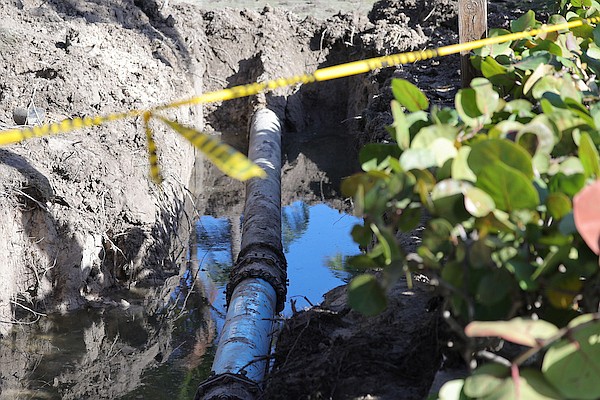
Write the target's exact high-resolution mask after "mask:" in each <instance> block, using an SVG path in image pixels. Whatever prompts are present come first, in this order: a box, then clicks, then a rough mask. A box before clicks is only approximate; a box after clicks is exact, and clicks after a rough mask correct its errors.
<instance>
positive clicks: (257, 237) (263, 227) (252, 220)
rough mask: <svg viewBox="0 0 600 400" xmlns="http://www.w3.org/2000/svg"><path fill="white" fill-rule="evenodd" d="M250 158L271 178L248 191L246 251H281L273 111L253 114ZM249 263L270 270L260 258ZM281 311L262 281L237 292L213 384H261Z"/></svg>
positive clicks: (244, 283)
mask: <svg viewBox="0 0 600 400" xmlns="http://www.w3.org/2000/svg"><path fill="white" fill-rule="evenodd" d="M248 157H249V158H250V159H251V160H252V161H254V162H255V163H256V164H258V165H259V166H261V167H262V168H263V169H264V170H265V172H266V173H267V177H266V178H265V179H259V178H254V179H251V180H250V181H249V182H248V184H247V186H246V204H245V206H244V228H243V233H242V251H243V250H244V248H246V247H248V248H251V246H255V245H259V244H261V243H265V244H267V245H269V246H271V247H273V248H275V249H281V125H280V122H279V119H278V118H277V116H276V115H275V113H274V112H273V111H271V110H268V109H261V110H259V111H257V112H256V113H255V114H254V118H253V120H252V125H251V128H250V143H249V149H248ZM251 263H255V264H257V265H258V266H266V267H267V268H268V265H267V264H266V261H265V262H264V263H263V261H262V260H261V259H260V258H256V259H253V260H252V261H251ZM279 300H280V301H281V299H279ZM283 300H284V301H285V299H283ZM277 305H278V298H277V293H276V290H275V289H274V288H273V286H272V285H271V284H270V283H269V282H267V281H265V280H264V279H260V278H246V279H243V280H242V281H241V282H240V283H239V284H237V286H235V288H234V289H233V294H232V295H231V299H230V302H229V307H228V309H227V316H226V317H225V324H224V327H223V331H222V333H221V338H220V340H219V345H218V347H217V352H216V354H215V359H214V361H213V365H212V371H213V373H214V375H215V378H218V376H219V375H223V376H228V375H229V376H231V375H237V376H240V375H241V376H244V377H245V378H246V379H247V380H249V381H252V382H254V383H255V384H260V383H261V382H262V380H263V378H264V375H265V373H266V370H267V366H268V364H267V361H266V357H265V356H266V355H268V354H269V353H270V349H271V333H272V325H273V323H272V321H273V317H274V315H275V313H276V307H277ZM217 380H218V379H217ZM226 385H227V382H225V386H226ZM221 389H223V388H221ZM221 393H222V392H221ZM218 398H220V397H218ZM228 398H229V397H228ZM232 398H236V399H237V398H238V397H232Z"/></svg>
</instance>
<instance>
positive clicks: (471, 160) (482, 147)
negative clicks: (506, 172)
mask: <svg viewBox="0 0 600 400" xmlns="http://www.w3.org/2000/svg"><path fill="white" fill-rule="evenodd" d="M467 161H468V164H469V167H470V168H471V170H472V171H473V172H474V173H475V175H477V176H478V178H479V172H480V171H481V170H483V169H484V168H485V167H487V166H488V165H490V164H496V163H500V164H504V165H506V166H509V167H512V168H514V169H517V170H519V171H520V172H521V173H523V174H524V175H525V177H527V178H528V179H533V167H532V164H531V156H530V155H529V154H528V153H527V151H526V150H525V149H523V148H522V147H521V146H519V145H517V144H515V143H513V142H511V141H509V140H505V139H489V140H481V141H479V142H477V143H475V144H474V145H473V146H472V149H471V153H470V154H469V157H468V159H467Z"/></svg>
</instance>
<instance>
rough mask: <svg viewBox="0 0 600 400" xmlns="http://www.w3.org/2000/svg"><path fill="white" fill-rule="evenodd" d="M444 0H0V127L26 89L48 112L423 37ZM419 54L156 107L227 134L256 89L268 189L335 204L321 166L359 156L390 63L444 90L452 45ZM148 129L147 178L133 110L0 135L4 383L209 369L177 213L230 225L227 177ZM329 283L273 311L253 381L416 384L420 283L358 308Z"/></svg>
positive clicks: (199, 298) (79, 109)
mask: <svg viewBox="0 0 600 400" xmlns="http://www.w3.org/2000/svg"><path fill="white" fill-rule="evenodd" d="M454 5H455V2H454V1H453V0H437V1H430V2H426V4H425V6H424V7H423V5H422V4H420V2H416V1H411V0H401V1H381V2H378V3H377V4H376V5H375V7H374V9H373V10H372V11H371V12H370V13H369V14H368V16H367V15H359V14H358V13H346V14H338V15H334V16H331V17H329V18H328V19H327V20H326V21H323V20H318V19H315V18H313V17H302V18H301V17H297V16H295V15H293V14H291V13H288V12H285V11H283V10H279V9H272V8H269V7H267V8H265V9H264V10H261V11H253V10H233V9H228V10H214V11H202V10H200V9H198V8H195V7H193V6H189V5H184V4H177V5H171V6H169V7H168V8H166V9H160V8H159V4H157V3H156V2H155V1H153V0H135V1H134V0H110V1H106V2H97V1H92V0H66V1H65V0H61V1H59V0H48V1H45V2H40V1H37V0H9V1H8V2H2V4H0V72H1V73H2V77H3V79H2V82H0V128H7V127H11V126H13V125H14V122H13V121H12V112H13V110H14V109H15V108H16V107H27V106H28V105H31V104H35V106H36V107H41V108H44V109H45V110H46V112H47V116H48V120H49V121H56V120H60V119H62V118H66V117H74V116H83V115H95V114H98V113H100V114H106V113H110V112H117V111H122V110H124V109H128V108H134V107H138V108H139V107H141V108H143V107H150V106H153V105H156V104H159V103H164V102H165V101H168V100H174V99H179V98H181V97H185V96H190V95H192V94H194V93H199V92H208V91H212V90H218V89H221V88H223V87H227V86H233V85H238V84H244V83H249V82H254V81H264V80H267V79H271V78H275V77H281V76H291V75H297V74H300V73H304V72H310V71H314V70H315V69H317V68H322V67H326V66H329V65H334V64H339V63H343V62H348V61H354V60H357V59H362V58H366V57H372V56H376V55H381V54H389V53H394V52H399V51H405V50H413V49H415V48H422V47H424V46H425V45H426V44H428V45H430V46H436V45H439V44H442V43H446V42H448V41H451V40H452V38H453V37H454V36H455V33H454V32H453V30H452V29H449V28H448V27H449V26H452V24H453V18H454ZM435 66H436V64H435V61H432V62H429V63H427V64H425V65H424V66H406V67H404V68H401V69H399V70H397V71H393V70H392V69H388V70H383V71H376V72H374V73H370V74H366V75H362V76H358V77H352V78H347V79H343V80H339V81H331V82H326V83H320V84H313V85H306V86H299V87H292V88H284V89H278V90H276V91H274V92H272V93H269V94H267V95H263V96H257V97H254V98H245V99H239V100H233V101H229V102H225V103H222V104H208V105H205V106H203V107H197V108H193V109H181V110H173V111H169V112H168V114H169V116H170V117H175V118H178V119H179V120H180V121H182V122H185V123H189V124H193V125H195V126H197V127H201V128H203V129H204V130H205V131H207V132H209V133H212V134H215V135H220V137H221V138H222V140H223V141H225V142H227V143H229V144H231V145H233V146H234V147H237V148H238V149H240V150H244V151H245V149H246V147H247V130H248V120H249V118H250V117H251V115H252V113H253V112H254V110H255V109H256V108H257V107H259V106H263V105H267V106H268V107H269V108H271V109H272V110H273V111H275V112H276V113H277V115H278V116H279V118H280V120H281V121H283V162H284V165H283V169H282V197H283V199H282V202H283V205H284V206H288V205H292V204H297V203H295V202H297V201H302V202H304V204H306V205H312V204H317V203H323V202H324V203H327V204H329V205H330V206H331V207H332V208H334V209H338V210H344V211H351V205H350V203H349V202H348V201H345V200H344V199H342V198H341V195H340V192H339V184H340V181H341V179H342V178H343V177H345V176H348V175H350V174H352V173H353V172H355V171H357V170H358V169H359V166H358V165H357V161H356V160H357V151H358V149H359V148H360V146H361V145H362V144H364V143H366V142H369V141H373V140H381V139H382V138H385V135H386V133H385V132H386V131H385V125H386V124H389V123H390V122H391V120H390V118H391V117H390V114H389V112H388V111H387V110H388V105H389V101H390V99H391V93H390V90H389V79H390V78H391V77H392V76H402V77H408V78H410V79H412V80H413V81H414V82H416V83H417V84H419V86H420V87H422V88H423V89H424V90H425V91H426V92H427V93H428V95H429V97H430V99H432V101H434V102H445V101H447V100H448V99H449V98H452V96H453V93H454V92H453V91H454V90H455V85H456V83H457V80H458V79H457V78H458V76H457V75H456V69H457V68H458V63H457V60H454V59H453V60H450V61H449V62H448V63H447V64H445V65H444V68H434V67H435ZM154 129H155V134H156V140H157V143H158V147H159V151H160V160H161V165H162V167H163V172H164V175H165V177H166V181H165V184H164V186H163V187H162V188H157V187H156V186H154V184H152V183H151V182H150V181H149V179H148V178H147V165H148V164H147V157H146V149H145V140H144V133H143V129H141V123H140V121H137V120H127V121H122V122H117V123H113V124H110V125H107V126H106V127H99V128H95V129H92V130H86V131H80V132H73V133H70V134H67V135H64V136H60V137H55V138H44V139H35V140H32V141H28V142H25V143H23V144H19V145H14V146H9V147H6V148H3V149H0V171H1V174H0V196H1V198H2V200H3V201H2V202H1V203H0V216H1V217H2V218H1V220H0V234H1V235H2V236H3V237H4V238H6V240H4V241H2V242H1V243H0V264H1V267H0V282H1V283H0V285H1V286H0V328H1V331H2V334H3V337H2V339H1V346H0V389H1V397H2V398H16V397H18V398H63V399H76V398H98V399H103V398H105V399H109V398H110V399H112V398H124V399H129V398H131V399H135V398H148V399H151V398H157V399H158V398H166V397H171V396H173V395H178V396H179V397H180V398H191V397H192V396H193V392H194V391H195V389H196V387H197V385H198V383H199V382H201V381H202V380H203V379H205V378H206V376H208V373H209V369H210V363H211V354H212V352H213V351H214V349H213V347H212V344H213V341H214V338H215V333H216V331H217V325H218V323H219V322H218V310H217V311H215V309H214V308H211V305H210V300H211V299H210V296H209V292H210V290H209V288H207V287H206V286H205V287H203V286H202V285H203V282H202V281H201V280H200V279H198V276H199V275H200V274H199V269H201V265H202V262H201V259H200V258H199V257H201V255H199V254H196V252H197V251H198V248H197V246H196V245H195V244H194V243H195V242H194V240H196V239H195V238H196V237H197V236H196V233H197V226H196V225H195V224H196V223H197V221H198V220H199V219H200V217H201V216H214V217H227V218H229V219H230V220H231V221H232V222H231V226H233V227H235V226H239V219H240V217H241V212H242V207H243V184H241V183H239V182H236V181H233V180H231V179H229V178H227V177H225V176H224V175H223V174H222V173H221V172H219V171H218V170H216V169H215V168H214V167H212V166H211V165H210V164H209V163H208V162H207V161H206V160H205V159H204V158H203V156H202V155H201V154H197V153H196V152H195V151H194V150H193V149H191V148H190V147H189V146H188V145H187V144H186V143H185V141H183V140H180V139H179V138H178V137H176V135H175V134H174V133H173V132H167V131H165V130H162V129H161V128H160V127H158V126H155V127H154ZM236 221H237V223H236ZM236 231H237V229H232V230H231V237H230V239H229V240H230V241H231V246H232V249H231V252H232V253H236V249H235V247H236V243H239V237H237V234H236ZM238 233H239V232H238ZM306 251H310V249H307V250H306ZM205 283H206V282H205ZM343 290H344V289H343V288H339V289H336V290H335V291H333V292H332V293H330V294H328V295H327V296H326V302H325V303H324V304H323V305H322V306H320V307H317V308H315V309H312V310H310V311H307V312H300V313H299V314H297V315H294V317H293V318H292V319H291V320H289V321H288V322H287V323H286V324H285V327H284V328H283V331H282V332H283V333H282V335H281V338H280V343H279V346H278V348H277V351H276V352H275V354H274V356H273V357H274V367H275V368H274V370H273V373H272V374H271V375H270V376H268V377H267V380H266V384H267V387H266V392H265V395H264V398H273V399H276V398H286V399H291V398H298V399H302V398H311V399H313V398H314V399H317V398H361V396H367V395H378V396H380V398H384V399H385V398H390V399H392V398H405V399H410V398H415V399H416V398H422V397H423V396H424V395H425V394H426V392H427V389H428V387H429V383H430V381H431V379H432V377H433V374H434V372H435V371H436V370H437V367H438V362H439V352H438V346H437V344H436V329H437V328H436V323H437V316H436V314H435V313H430V312H428V311H427V310H428V307H427V301H428V298H429V293H428V291H427V288H426V287H425V286H424V287H422V288H421V287H418V288H417V289H416V290H415V291H413V292H409V291H407V290H406V289H405V288H402V287H398V288H397V289H395V290H394V292H393V293H392V297H393V299H394V301H392V302H391V306H390V308H389V309H388V311H386V312H385V313H384V314H382V315H381V316H379V317H376V318H374V319H365V318H363V317H361V316H360V315H358V314H356V313H354V312H353V311H350V310H349V309H348V307H347V305H346V304H345V296H344V291H343ZM15 371H16V372H15ZM382 382H383V383H382Z"/></svg>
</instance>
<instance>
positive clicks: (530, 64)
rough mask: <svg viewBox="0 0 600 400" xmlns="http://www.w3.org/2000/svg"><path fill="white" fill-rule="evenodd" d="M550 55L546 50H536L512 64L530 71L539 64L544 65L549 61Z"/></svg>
mask: <svg viewBox="0 0 600 400" xmlns="http://www.w3.org/2000/svg"><path fill="white" fill-rule="evenodd" d="M551 58H552V55H551V54H550V53H549V52H547V51H536V52H535V53H533V54H532V55H530V56H528V57H524V58H523V59H522V60H521V61H519V62H517V63H514V64H513V66H514V67H515V68H517V69H520V70H523V71H532V70H534V69H536V68H538V67H539V66H540V65H546V64H548V63H549V62H550V59H551Z"/></svg>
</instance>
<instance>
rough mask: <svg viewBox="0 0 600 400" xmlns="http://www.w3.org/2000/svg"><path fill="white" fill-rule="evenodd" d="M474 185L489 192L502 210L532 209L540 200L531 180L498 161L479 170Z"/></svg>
mask: <svg viewBox="0 0 600 400" xmlns="http://www.w3.org/2000/svg"><path fill="white" fill-rule="evenodd" d="M475 185H476V186H477V187H478V188H480V189H482V190H483V191H485V192H486V193H487V194H489V195H490V196H491V197H492V199H493V200H494V202H495V203H496V207H497V208H498V209H500V210H502V211H507V212H511V211H514V210H519V209H531V210H532V209H535V208H536V207H537V205H538V204H539V201H540V199H539V195H538V192H537V190H536V189H535V187H534V186H533V183H532V182H531V180H529V179H527V177H526V176H525V175H524V174H523V173H522V172H520V171H518V170H516V169H514V168H511V167H509V166H507V165H506V164H503V163H501V162H498V161H497V162H494V163H493V164H487V165H486V166H485V167H484V168H483V169H481V171H479V173H478V174H477V182H476V183H475Z"/></svg>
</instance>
